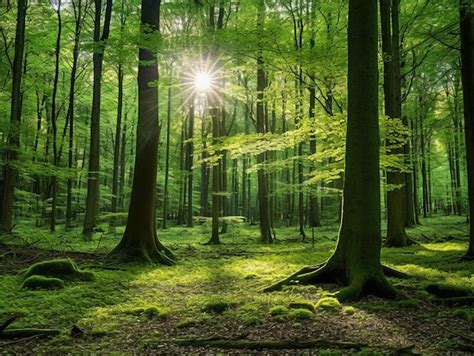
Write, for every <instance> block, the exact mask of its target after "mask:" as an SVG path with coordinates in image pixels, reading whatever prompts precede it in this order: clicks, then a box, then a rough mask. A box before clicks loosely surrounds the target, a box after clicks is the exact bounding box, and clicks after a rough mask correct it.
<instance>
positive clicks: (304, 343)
mask: <svg viewBox="0 0 474 356" xmlns="http://www.w3.org/2000/svg"><path fill="white" fill-rule="evenodd" d="M160 344H174V345H179V346H196V347H215V348H220V349H240V350H242V349H249V350H264V349H273V350H285V349H311V348H323V349H324V348H333V349H345V350H361V349H363V348H364V347H367V346H368V345H366V344H362V343H354V342H344V341H331V340H324V339H307V340H230V339H207V340H206V339H172V340H162V341H160Z"/></svg>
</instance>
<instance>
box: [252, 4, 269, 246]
mask: <svg viewBox="0 0 474 356" xmlns="http://www.w3.org/2000/svg"><path fill="white" fill-rule="evenodd" d="M264 11H265V4H264V1H263V0H259V3H258V19H257V30H259V32H260V30H262V29H263V22H264V16H265V15H264ZM265 88H266V77H265V69H264V62H263V57H262V53H261V52H260V53H259V56H258V58H257V117H256V121H257V133H258V134H261V135H262V134H264V133H265V132H266V130H265V113H264V102H263V101H264V91H265ZM265 157H266V155H265V153H260V154H258V155H257V164H258V165H259V168H258V171H257V179H258V202H259V214H260V234H261V239H262V242H263V243H272V242H273V237H272V232H271V220H270V211H269V206H268V187H267V184H268V183H267V175H266V173H265V167H262V165H264V164H265V161H266V159H265Z"/></svg>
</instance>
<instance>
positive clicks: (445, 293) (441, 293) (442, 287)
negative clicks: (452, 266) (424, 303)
mask: <svg viewBox="0 0 474 356" xmlns="http://www.w3.org/2000/svg"><path fill="white" fill-rule="evenodd" d="M425 289H426V291H427V292H428V293H430V294H433V295H435V296H437V297H439V298H456V297H466V296H469V295H471V294H472V291H471V290H470V289H469V288H466V287H463V286H457V285H454V284H450V283H432V284H428V285H427V286H426V288H425Z"/></svg>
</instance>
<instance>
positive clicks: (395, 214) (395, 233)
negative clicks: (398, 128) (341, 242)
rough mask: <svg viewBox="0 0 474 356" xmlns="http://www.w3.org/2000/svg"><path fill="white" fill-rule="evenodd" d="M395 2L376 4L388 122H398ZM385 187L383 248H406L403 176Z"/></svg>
mask: <svg viewBox="0 0 474 356" xmlns="http://www.w3.org/2000/svg"><path fill="white" fill-rule="evenodd" d="M395 2H396V0H395V1H393V2H392V0H380V20H381V24H382V26H381V27H382V50H383V60H384V99H385V114H386V115H387V116H388V117H389V119H392V120H393V119H401V94H400V93H399V91H400V75H399V73H400V60H399V59H398V58H396V57H395V48H397V47H398V46H399V43H398V37H395V36H393V35H392V25H393V26H395V24H392V12H395V11H396V12H397V13H398V7H395V5H396V4H395ZM396 26H398V24H397V25H396ZM395 38H396V39H397V41H395ZM397 53H398V51H397ZM387 145H388V146H395V148H390V150H389V154H392V155H396V154H401V153H402V149H401V148H399V147H397V142H393V141H392V140H388V142H387ZM387 184H389V185H392V186H393V187H391V189H390V190H389V191H388V192H387V245H388V246H393V247H402V246H407V245H408V242H409V239H408V237H407V234H406V232H405V223H406V208H405V174H404V173H402V172H400V171H398V170H395V169H391V170H389V171H387Z"/></svg>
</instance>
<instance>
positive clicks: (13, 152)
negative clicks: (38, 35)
mask: <svg viewBox="0 0 474 356" xmlns="http://www.w3.org/2000/svg"><path fill="white" fill-rule="evenodd" d="M17 3H18V10H17V17H16V33H15V54H14V58H13V68H12V95H11V106H10V128H9V131H8V137H7V144H8V147H9V148H8V149H7V150H6V152H5V168H4V169H5V174H4V182H3V193H2V204H1V210H0V227H1V228H2V229H3V230H5V231H11V229H12V227H13V225H12V224H13V200H14V190H15V185H16V178H17V174H18V172H17V168H16V167H15V161H16V160H17V159H18V150H19V149H20V124H21V81H22V76H23V70H22V69H23V53H24V49H25V20H26V9H27V0H18V1H17Z"/></svg>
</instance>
